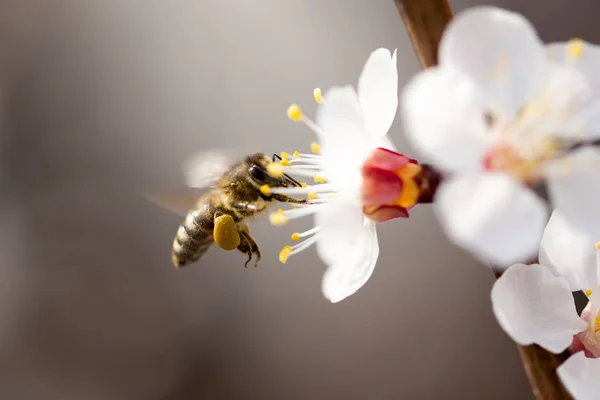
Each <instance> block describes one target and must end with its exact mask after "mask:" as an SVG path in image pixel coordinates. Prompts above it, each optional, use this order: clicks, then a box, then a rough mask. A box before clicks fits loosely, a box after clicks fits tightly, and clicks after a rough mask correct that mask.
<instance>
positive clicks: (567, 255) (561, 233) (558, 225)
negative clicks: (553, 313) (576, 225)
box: [539, 210, 597, 292]
mask: <svg viewBox="0 0 600 400" xmlns="http://www.w3.org/2000/svg"><path fill="white" fill-rule="evenodd" d="M596 252H597V250H596V246H595V242H594V241H593V240H592V239H591V238H590V237H589V236H587V235H584V234H582V233H581V232H578V231H576V230H574V229H573V228H572V227H571V226H570V225H569V223H568V221H567V219H566V218H565V217H564V216H563V215H562V214H561V213H560V211H557V210H555V211H553V212H552V216H551V217H550V220H549V221H548V225H546V229H545V230H544V236H543V237H542V244H541V246H540V254H539V260H540V264H543V265H546V266H549V267H552V268H553V269H554V271H556V272H557V273H558V274H559V275H560V276H562V277H563V278H565V279H566V280H567V281H568V282H569V286H570V288H571V291H573V292H575V291H577V290H586V289H594V288H595V287H596Z"/></svg>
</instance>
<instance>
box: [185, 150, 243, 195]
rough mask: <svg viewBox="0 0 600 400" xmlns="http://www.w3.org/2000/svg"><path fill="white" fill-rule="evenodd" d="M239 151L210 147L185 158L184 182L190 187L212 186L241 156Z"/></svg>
mask: <svg viewBox="0 0 600 400" xmlns="http://www.w3.org/2000/svg"><path fill="white" fill-rule="evenodd" d="M240 153H241V152H239V151H234V150H226V149H210V150H204V151H200V152H198V153H195V154H193V155H191V156H190V157H189V158H187V159H186V160H185V161H184V162H183V164H182V169H183V175H184V177H185V183H186V185H187V186H188V187H190V188H210V187H214V185H215V184H216V183H217V181H218V180H219V178H220V177H221V175H223V173H225V172H226V171H227V170H228V169H229V168H230V167H231V166H232V165H233V163H235V162H236V161H239V160H240V159H242V157H243V153H242V154H240Z"/></svg>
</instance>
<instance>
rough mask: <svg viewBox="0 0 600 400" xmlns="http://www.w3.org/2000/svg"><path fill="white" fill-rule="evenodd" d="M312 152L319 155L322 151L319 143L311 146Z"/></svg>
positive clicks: (313, 143)
mask: <svg viewBox="0 0 600 400" xmlns="http://www.w3.org/2000/svg"><path fill="white" fill-rule="evenodd" d="M310 151H312V152H313V153H315V154H319V152H320V151H321V147H319V143H317V142H312V143H311V144H310Z"/></svg>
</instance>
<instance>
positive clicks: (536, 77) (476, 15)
mask: <svg viewBox="0 0 600 400" xmlns="http://www.w3.org/2000/svg"><path fill="white" fill-rule="evenodd" d="M439 52H440V65H441V66H444V67H445V66H452V67H453V68H456V69H458V70H459V71H462V72H463V73H466V74H468V75H469V76H470V77H471V78H473V79H474V80H475V82H476V83H477V85H478V86H479V87H480V88H481V89H482V91H483V92H484V96H485V97H484V98H485V99H486V100H487V101H488V103H489V106H490V107H492V108H493V109H494V110H495V111H498V112H500V113H501V114H503V115H504V116H506V117H512V116H514V115H515V114H516V113H517V111H518V109H519V108H520V107H521V106H522V105H523V104H524V103H525V101H526V100H527V99H529V98H530V97H531V96H532V95H533V94H534V93H535V92H537V90H538V89H539V88H540V87H541V84H542V83H543V82H544V76H543V75H544V73H545V64H546V61H545V49H544V47H543V45H542V42H541V41H540V39H539V37H538V36H537V34H536V32H535V29H534V28H533V26H532V25H531V24H530V23H529V22H528V21H527V20H526V19H525V18H524V17H523V16H522V15H520V14H517V13H514V12H511V11H507V10H503V9H500V8H496V7H489V6H482V7H473V8H470V9H468V10H467V11H464V12H461V13H460V14H458V15H457V16H456V17H455V18H454V19H453V20H452V22H450V24H449V26H448V27H447V28H446V31H445V32H444V36H443V38H442V41H441V44H440V49H439Z"/></svg>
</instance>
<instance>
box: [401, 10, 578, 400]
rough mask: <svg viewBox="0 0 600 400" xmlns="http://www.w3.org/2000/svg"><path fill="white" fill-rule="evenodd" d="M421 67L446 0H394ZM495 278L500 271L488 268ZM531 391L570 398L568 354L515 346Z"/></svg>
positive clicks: (433, 56) (557, 399) (429, 59)
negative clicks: (562, 368) (562, 372)
mask: <svg viewBox="0 0 600 400" xmlns="http://www.w3.org/2000/svg"><path fill="white" fill-rule="evenodd" d="M394 2H395V3H396V7H398V10H399V11H400V16H401V17H402V20H403V21H404V25H405V27H406V31H407V32H408V35H409V37H410V39H411V41H412V44H413V47H414V49H415V53H416V54H417V57H418V59H419V62H420V63H421V66H422V67H423V68H429V67H432V66H434V65H436V64H437V61H438V60H437V50H438V47H439V43H440V40H441V38H442V34H443V32H444V29H445V27H446V25H447V24H448V23H449V22H450V20H451V19H452V9H451V7H450V4H449V3H448V0H394ZM492 271H494V275H495V276H496V278H499V277H500V275H501V273H500V272H499V271H498V270H496V269H494V268H492ZM518 348H519V354H520V355H521V359H522V361H523V365H524V367H525V372H526V373H527V377H528V378H529V383H530V384H531V388H532V390H533V394H534V395H535V397H536V398H537V399H539V400H562V399H571V398H572V397H571V396H570V395H569V394H568V392H567V391H566V390H565V388H564V387H563V386H562V385H561V383H560V380H559V379H558V377H557V375H556V368H557V367H558V366H559V365H560V364H562V362H563V361H564V360H566V358H567V357H568V356H569V353H568V352H564V353H563V354H552V353H550V352H548V351H546V350H544V349H542V348H541V347H539V346H537V345H530V346H518Z"/></svg>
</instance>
